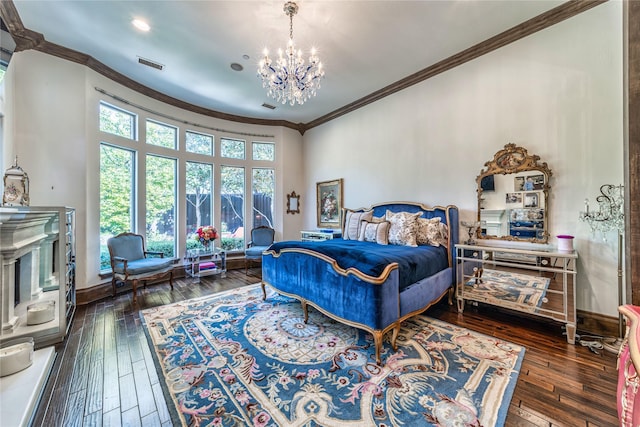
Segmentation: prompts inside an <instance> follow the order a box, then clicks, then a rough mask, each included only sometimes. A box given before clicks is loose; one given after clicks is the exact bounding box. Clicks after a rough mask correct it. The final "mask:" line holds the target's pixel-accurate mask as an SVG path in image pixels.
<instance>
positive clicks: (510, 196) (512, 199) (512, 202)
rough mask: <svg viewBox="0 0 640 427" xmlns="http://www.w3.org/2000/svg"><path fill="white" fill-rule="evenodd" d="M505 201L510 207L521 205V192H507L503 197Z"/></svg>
mask: <svg viewBox="0 0 640 427" xmlns="http://www.w3.org/2000/svg"><path fill="white" fill-rule="evenodd" d="M505 203H506V204H508V205H509V206H510V207H512V208H515V207H521V206H522V193H507V196H506V198H505Z"/></svg>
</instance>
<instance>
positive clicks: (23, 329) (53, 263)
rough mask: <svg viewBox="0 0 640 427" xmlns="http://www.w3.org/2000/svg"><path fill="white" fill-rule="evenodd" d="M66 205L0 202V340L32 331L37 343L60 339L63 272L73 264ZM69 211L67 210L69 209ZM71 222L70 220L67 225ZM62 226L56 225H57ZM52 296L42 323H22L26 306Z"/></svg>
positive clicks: (64, 290) (64, 319) (64, 316)
mask: <svg viewBox="0 0 640 427" xmlns="http://www.w3.org/2000/svg"><path fill="white" fill-rule="evenodd" d="M69 212H74V211H73V210H71V211H70V210H69V208H64V207H62V208H61V207H16V208H6V207H3V208H0V220H1V221H0V278H1V279H2V283H1V286H0V297H1V298H0V320H1V322H2V329H1V330H0V341H5V340H9V339H14V338H18V337H21V336H32V337H34V340H35V342H36V345H39V346H42V345H44V344H50V343H55V342H59V341H62V339H63V338H64V336H65V332H66V329H67V326H68V322H67V320H70V319H68V316H67V309H68V308H72V309H75V296H74V298H73V303H72V305H73V307H69V304H68V303H67V290H68V289H69V287H70V285H71V288H72V291H73V292H74V294H75V283H73V284H69V283H68V281H69V277H71V276H73V275H70V274H68V272H69V269H70V268H74V267H75V266H74V261H75V260H71V259H70V258H71V257H72V254H71V253H70V252H71V251H70V248H71V245H70V242H68V241H67V240H68V239H69V236H70V235H72V233H69V232H68V230H67V228H68V227H69V226H70V225H69V222H70V221H69V215H68V213H69ZM72 216H73V215H72ZM71 227H73V225H71ZM61 229H62V231H61ZM51 301H53V302H54V304H55V306H56V310H55V316H54V319H53V320H51V321H48V322H45V323H42V324H37V325H29V324H27V308H28V306H30V305H32V304H35V303H38V302H51Z"/></svg>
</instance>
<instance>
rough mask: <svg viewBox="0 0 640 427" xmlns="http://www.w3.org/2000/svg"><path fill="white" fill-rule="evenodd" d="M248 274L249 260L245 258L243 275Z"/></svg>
mask: <svg viewBox="0 0 640 427" xmlns="http://www.w3.org/2000/svg"><path fill="white" fill-rule="evenodd" d="M247 274H249V260H248V259H247V258H245V259H244V275H245V276H246V275H247Z"/></svg>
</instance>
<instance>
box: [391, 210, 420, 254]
mask: <svg viewBox="0 0 640 427" xmlns="http://www.w3.org/2000/svg"><path fill="white" fill-rule="evenodd" d="M421 215H422V212H416V213H409V212H397V213H394V212H391V211H390V210H387V213H386V215H385V218H386V219H387V221H389V222H390V223H391V225H390V226H389V244H391V245H403V246H418V244H417V243H416V233H417V231H418V218H419V217H420V216H421Z"/></svg>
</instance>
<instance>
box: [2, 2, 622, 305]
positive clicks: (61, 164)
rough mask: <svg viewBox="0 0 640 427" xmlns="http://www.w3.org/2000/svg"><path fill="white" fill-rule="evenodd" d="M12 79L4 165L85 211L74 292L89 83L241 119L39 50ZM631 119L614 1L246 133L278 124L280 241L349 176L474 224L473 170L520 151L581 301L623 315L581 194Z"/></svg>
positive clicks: (357, 198) (94, 208)
mask: <svg viewBox="0 0 640 427" xmlns="http://www.w3.org/2000/svg"><path fill="white" fill-rule="evenodd" d="M9 74H10V75H9ZM7 82H8V83H9V84H10V87H6V88H5V107H4V109H5V115H6V117H5V118H6V120H5V123H4V126H5V137H6V138H5V141H4V145H3V147H2V153H3V158H2V161H3V165H2V166H3V168H4V169H6V168H7V167H8V166H9V164H10V163H11V161H12V159H13V156H14V155H15V154H17V155H18V156H19V158H20V165H21V166H22V167H23V168H24V169H25V170H26V171H27V172H28V173H29V176H30V178H31V198H32V204H33V205H70V206H74V207H76V208H77V209H78V235H77V237H78V254H79V259H78V287H79V288H83V287H88V286H92V285H95V284H97V283H99V282H100V279H99V277H98V275H97V264H95V265H94V263H93V260H94V259H95V260H97V257H98V241H97V238H95V236H97V235H98V200H97V198H98V186H97V183H98V181H97V178H98V173H97V171H98V155H97V153H98V141H99V135H98V132H97V121H96V120H95V117H96V115H97V112H96V111H95V110H94V109H95V108H97V107H96V106H97V104H96V101H97V100H98V99H99V98H100V96H99V94H98V93H97V92H96V91H95V90H94V86H99V87H102V88H103V89H105V90H108V91H110V92H113V93H117V94H118V95H120V96H123V97H124V98H127V99H129V100H131V101H133V102H136V103H139V104H141V105H144V106H145V107H148V108H151V109H154V110H157V111H161V112H164V113H166V114H169V115H172V116H175V117H179V118H183V119H185V120H189V121H194V122H199V123H203V124H207V125H209V126H214V127H222V128H229V127H231V128H233V129H237V128H238V127H239V126H240V125H239V124H236V123H232V122H225V121H222V120H216V119H211V118H207V117H203V116H199V115H196V114H193V113H188V112H185V111H182V110H179V109H176V108H173V107H170V106H167V105H164V104H162V103H159V102H157V101H154V100H151V99H149V98H146V97H144V96H142V95H139V94H137V93H135V92H133V91H130V90H128V89H126V88H123V87H122V86H120V85H117V84H115V83H113V82H111V81H109V80H108V79H106V78H104V77H103V76H101V75H99V74H97V73H95V72H93V71H91V70H89V69H87V68H85V67H83V66H81V65H78V64H74V63H70V62H67V61H63V60H61V59H58V58H55V57H53V56H50V55H46V54H42V53H39V52H36V51H25V52H20V53H18V54H15V55H14V56H13V58H12V61H11V63H10V66H9V73H8V77H7ZM318 96H322V92H320V93H319V94H318ZM622 115H623V100H622V5H621V2H618V1H612V2H607V3H605V4H603V5H600V6H597V7H595V8H593V9H591V10H590V11H587V12H585V13H583V14H581V15H579V16H577V17H574V18H571V19H569V20H567V21H564V22H562V23H560V24H558V25H556V26H554V27H551V28H548V29H546V30H543V31H542V32H540V33H537V34H534V35H532V36H529V37H527V38H525V39H523V40H520V41H518V42H516V43H513V44H512V45H509V46H506V47H503V48H501V49H499V50H498V51H495V52H493V53H490V54H488V55H485V56H483V57H481V58H478V59H476V60H474V61H472V62H469V63H467V64H464V65H462V66H460V67H457V68H456V69H454V70H450V71H448V72H446V73H444V74H441V75H439V76H436V77H434V78H431V79H429V80H427V81H425V82H423V83H421V84H419V85H415V86H413V87H411V88H409V89H406V90H404V91H402V92H400V93H397V94H395V95H393V96H390V97H387V98H385V99H383V100H381V101H378V102H376V103H373V104H370V105H368V106H366V107H364V108H362V109H360V110H357V111H355V112H353V113H350V114H348V115H346V116H343V117H340V118H338V119H336V120H333V121H331V122H329V123H327V124H325V125H323V126H320V127H318V128H314V129H311V130H309V131H308V132H307V133H305V135H304V137H301V136H300V135H299V134H298V133H297V132H295V131H293V130H291V129H285V128H268V127H261V126H246V125H243V130H248V131H251V132H256V133H263V132H270V133H272V134H274V135H275V139H276V141H277V142H279V144H280V146H281V148H282V149H281V150H280V151H279V154H278V159H277V161H278V162H279V163H280V162H281V163H280V164H281V165H282V166H283V172H282V174H281V176H277V177H276V179H277V187H278V194H277V200H276V206H277V212H276V217H277V218H278V221H279V223H277V224H276V228H277V229H278V234H277V238H278V239H296V238H298V237H299V234H298V233H299V230H300V229H302V228H315V227H316V218H315V215H316V211H315V183H316V182H318V181H326V180H332V179H336V178H344V201H345V206H347V207H361V206H368V205H370V204H372V203H376V202H382V201H389V200H411V201H421V202H424V203H427V204H431V205H434V204H439V205H442V204H455V205H457V206H459V208H460V210H461V218H462V219H463V220H465V219H471V218H474V217H475V215H476V198H475V197H476V195H475V178H476V176H477V175H478V173H479V172H480V170H481V168H482V166H483V164H484V162H485V161H487V160H490V159H491V158H492V157H493V154H494V153H495V152H496V151H497V150H499V149H501V148H502V147H503V146H504V145H505V144H506V143H508V142H513V143H516V144H518V145H522V146H524V147H526V148H527V149H528V150H529V152H530V153H534V154H538V155H540V156H541V157H542V159H543V160H544V161H546V162H548V164H549V166H550V168H551V169H552V171H553V177H552V179H551V185H552V194H551V199H550V210H551V217H550V226H551V230H550V231H551V234H552V235H556V234H564V233H570V234H574V235H575V236H576V241H575V242H574V244H575V246H576V248H577V249H578V250H579V252H580V263H579V269H580V274H579V280H578V296H577V300H578V302H577V304H578V308H580V309H584V310H587V311H593V312H597V313H604V314H609V315H615V314H616V306H617V296H616V292H615V288H616V280H617V273H616V263H617V260H616V259H617V252H616V247H615V246H616V245H615V243H614V241H615V239H614V237H615V236H612V237H611V238H610V241H609V242H608V243H603V242H602V241H601V240H597V239H594V238H592V236H591V234H590V232H589V231H588V230H587V227H586V225H585V224H583V223H579V222H578V221H577V218H578V212H579V211H580V210H581V209H582V208H583V205H584V199H585V197H589V198H591V199H592V200H593V199H594V198H595V196H596V195H597V191H598V188H599V187H600V185H601V184H604V183H613V184H617V183H620V182H622V179H623V167H622V164H623V143H622V140H623V118H622ZM7 121H9V123H8V124H7ZM8 128H9V129H10V132H9V131H8ZM301 141H304V146H303V147H301ZM291 191H296V193H298V194H300V195H301V215H287V214H285V213H284V212H285V205H286V197H285V195H286V194H287V193H290V192H291ZM552 240H553V239H552Z"/></svg>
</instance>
